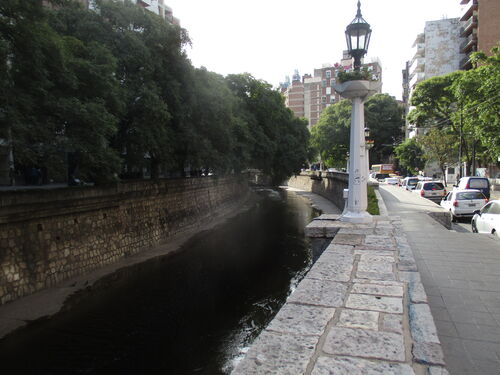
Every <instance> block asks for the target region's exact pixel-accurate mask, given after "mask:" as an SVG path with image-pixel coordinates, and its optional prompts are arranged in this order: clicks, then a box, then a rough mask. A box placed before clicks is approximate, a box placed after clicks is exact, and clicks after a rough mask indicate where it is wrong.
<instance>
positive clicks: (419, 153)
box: [394, 138, 425, 175]
mask: <svg viewBox="0 0 500 375" xmlns="http://www.w3.org/2000/svg"><path fill="white" fill-rule="evenodd" d="M394 154H395V155H396V158H397V159H398V160H399V165H401V167H403V169H405V170H406V172H407V173H408V174H410V175H416V174H417V172H418V171H419V170H422V169H423V168H424V167H425V155H424V150H423V149H422V146H421V144H420V143H419V142H418V141H417V139H416V138H408V139H406V140H405V141H404V142H402V143H400V144H399V145H397V146H396V147H395V148H394Z"/></svg>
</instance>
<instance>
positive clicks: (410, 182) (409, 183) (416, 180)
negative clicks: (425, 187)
mask: <svg viewBox="0 0 500 375" xmlns="http://www.w3.org/2000/svg"><path fill="white" fill-rule="evenodd" d="M416 184H418V179H415V180H408V185H410V186H415V185H416Z"/></svg>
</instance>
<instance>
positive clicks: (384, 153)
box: [311, 94, 404, 167]
mask: <svg viewBox="0 0 500 375" xmlns="http://www.w3.org/2000/svg"><path fill="white" fill-rule="evenodd" d="M365 123H366V126H367V127H368V128H369V129H370V138H371V139H373V140H374V147H373V149H372V150H370V162H371V163H372V164H377V163H380V162H384V161H386V160H387V159H388V158H389V156H390V155H391V154H392V152H393V148H394V145H395V144H396V143H397V142H398V141H399V140H400V138H401V137H402V130H401V129H402V127H403V124H404V122H403V110H402V108H401V107H400V106H399V105H398V103H397V101H396V100H395V99H393V98H392V97H390V96H389V95H387V94H377V95H374V96H372V97H370V98H368V100H367V101H366V102H365ZM350 127H351V102H350V101H349V100H342V101H340V102H339V103H336V104H333V105H331V106H329V107H327V108H326V109H325V110H324V111H323V112H322V113H321V116H320V119H319V121H318V123H317V124H316V125H315V126H314V127H313V129H312V132H311V145H312V147H313V148H314V150H315V151H316V152H317V153H319V155H320V156H321V159H322V160H323V161H324V162H325V163H326V164H327V165H328V166H332V167H344V166H345V161H346V158H347V154H348V152H349V132H350Z"/></svg>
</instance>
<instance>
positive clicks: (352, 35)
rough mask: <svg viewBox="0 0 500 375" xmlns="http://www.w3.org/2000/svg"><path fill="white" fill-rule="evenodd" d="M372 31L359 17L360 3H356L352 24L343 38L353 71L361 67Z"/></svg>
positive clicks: (361, 17) (348, 26)
mask: <svg viewBox="0 0 500 375" xmlns="http://www.w3.org/2000/svg"><path fill="white" fill-rule="evenodd" d="M371 35H372V30H371V29H370V25H369V24H368V22H366V21H365V20H364V19H363V16H362V15H361V2H360V1H358V12H357V13H356V17H355V18H354V19H353V20H352V22H351V23H350V24H349V25H347V27H346V29H345V37H346V41H347V50H348V51H349V54H350V55H351V57H352V58H354V70H359V68H360V67H361V58H362V57H363V56H364V55H365V54H366V52H367V51H368V45H369V44H370V37H371Z"/></svg>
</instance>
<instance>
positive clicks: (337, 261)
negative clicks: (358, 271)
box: [306, 256, 354, 282]
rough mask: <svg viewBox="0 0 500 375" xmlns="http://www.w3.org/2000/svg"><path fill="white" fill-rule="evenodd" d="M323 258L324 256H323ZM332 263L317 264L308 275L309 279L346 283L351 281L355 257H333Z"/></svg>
mask: <svg viewBox="0 0 500 375" xmlns="http://www.w3.org/2000/svg"><path fill="white" fill-rule="evenodd" d="M322 257H323V256H322ZM332 259H334V260H332V261H331V262H323V261H321V262H316V263H315V264H314V266H312V268H311V269H310V270H309V272H308V273H307V276H306V277H307V278H310V279H320V280H331V281H344V282H347V281H349V280H350V279H351V273H352V269H353V268H354V257H352V256H351V257H347V258H344V257H338V256H337V257H332Z"/></svg>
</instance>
